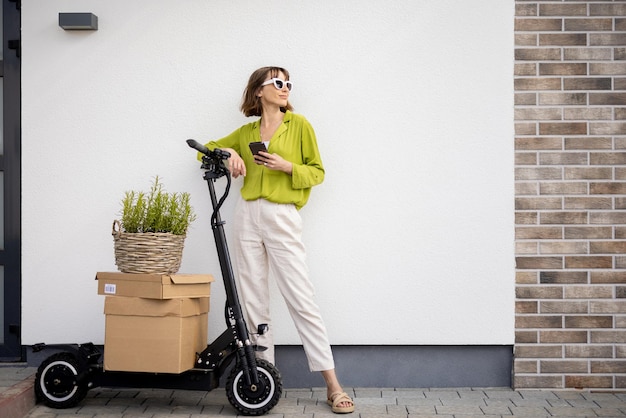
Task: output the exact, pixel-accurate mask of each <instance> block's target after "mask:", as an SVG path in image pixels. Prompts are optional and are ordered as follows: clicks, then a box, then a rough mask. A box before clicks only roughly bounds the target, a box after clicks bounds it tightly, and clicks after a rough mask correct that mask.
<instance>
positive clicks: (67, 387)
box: [32, 139, 282, 415]
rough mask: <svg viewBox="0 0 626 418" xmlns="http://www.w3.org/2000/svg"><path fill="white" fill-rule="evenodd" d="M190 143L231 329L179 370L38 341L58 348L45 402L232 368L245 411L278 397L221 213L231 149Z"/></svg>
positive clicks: (43, 380)
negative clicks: (247, 311)
mask: <svg viewBox="0 0 626 418" xmlns="http://www.w3.org/2000/svg"><path fill="white" fill-rule="evenodd" d="M187 144H188V145H189V146H190V147H191V148H193V149H195V150H197V151H198V152H200V153H202V154H203V156H202V166H201V168H202V169H203V170H204V176H203V178H204V180H206V182H207V184H208V186H209V195H210V197H211V204H212V206H213V213H212V215H211V227H212V229H213V236H214V239H215V244H216V247H217V254H218V258H219V263H220V267H221V272H222V278H223V281H224V287H225V290H226V307H225V312H224V315H225V319H226V330H225V331H224V332H223V333H222V334H221V335H220V336H219V337H217V338H216V339H215V340H214V341H213V342H212V343H210V344H208V345H207V347H206V349H204V350H203V351H202V352H201V353H196V358H197V359H196V363H195V366H194V368H192V369H190V370H187V371H185V372H183V373H180V374H169V373H146V372H129V371H108V370H104V367H103V363H102V358H103V354H104V353H103V352H102V351H101V350H100V349H99V348H98V347H97V346H96V345H94V344H93V343H91V342H89V343H84V344H49V345H46V344H44V343H40V344H35V345H34V346H32V350H33V352H39V351H41V350H44V349H55V351H56V352H55V353H54V354H52V355H50V356H49V357H48V358H46V359H45V360H44V361H43V362H42V363H41V365H40V366H39V367H38V369H37V373H36V375H35V395H36V397H37V399H38V400H39V401H41V402H43V403H44V404H46V405H48V406H50V407H52V408H70V407H73V406H75V405H77V404H78V403H80V402H81V401H82V400H83V399H84V398H85V396H86V394H87V392H88V391H89V390H90V389H93V388H96V387H133V388H141V387H144V388H145V387H149V388H168V389H190V390H206V391H210V390H212V389H215V388H217V387H218V386H219V384H220V378H221V377H222V375H224V374H225V373H227V372H228V370H229V368H230V373H229V376H228V378H227V379H226V386H225V390H226V395H227V398H228V401H229V402H230V403H231V405H232V406H233V407H234V408H235V409H237V410H238V411H239V412H241V413H242V414H244V415H263V414H265V413H267V412H268V411H270V410H271V409H272V408H273V407H274V406H275V405H276V404H277V403H278V401H279V399H280V397H281V394H282V380H281V376H280V372H279V371H278V369H277V368H276V367H275V366H274V365H272V364H271V363H270V362H268V361H265V360H262V359H257V358H256V355H255V352H256V351H264V350H265V349H266V348H265V347H261V346H257V345H254V344H252V343H251V341H250V333H249V331H248V328H247V325H246V322H245V319H244V316H243V312H242V309H241V305H240V303H239V296H238V294H237V287H236V284H235V278H234V273H233V269H232V264H231V261H230V256H229V253H228V245H227V243H226V236H225V234H224V222H223V221H222V220H221V217H220V208H221V207H222V205H223V203H224V201H225V200H226V198H227V196H228V193H229V190H230V184H231V176H230V172H229V170H228V168H227V167H226V164H225V160H227V159H228V158H229V157H230V154H229V153H228V152H226V151H223V150H220V149H216V150H214V151H211V150H209V149H208V148H206V147H205V146H204V145H202V144H200V143H198V142H197V141H195V140H193V139H189V140H187ZM221 177H226V179H227V183H226V188H225V191H224V194H223V195H222V196H221V197H220V198H219V199H218V198H217V195H216V193H215V187H214V183H215V181H216V180H217V179H219V178H221ZM267 330H268V327H267V325H265V324H263V325H260V326H259V327H258V330H257V332H258V334H263V333H265V332H267ZM104 349H105V350H106V347H104ZM233 360H235V363H234V365H233V364H232V363H233ZM231 366H232V367H231Z"/></svg>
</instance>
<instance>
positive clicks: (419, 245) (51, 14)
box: [22, 0, 514, 345]
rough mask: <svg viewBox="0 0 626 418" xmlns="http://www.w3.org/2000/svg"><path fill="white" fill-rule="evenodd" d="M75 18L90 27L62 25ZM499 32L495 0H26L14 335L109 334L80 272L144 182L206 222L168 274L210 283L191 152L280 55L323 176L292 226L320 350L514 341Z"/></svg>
mask: <svg viewBox="0 0 626 418" xmlns="http://www.w3.org/2000/svg"><path fill="white" fill-rule="evenodd" d="M85 11H87V12H93V13H95V14H96V15H97V16H98V18H99V30H98V31H87V32H78V31H76V32H73V31H64V30H63V29H61V28H60V27H59V26H58V25H57V19H58V13H59V12H85ZM512 35H513V2H506V1H502V0H485V1H480V2H463V1H458V0H456V1H455V0H438V1H428V2H427V1H414V0H395V1H393V2H387V1H381V0H378V1H375V0H368V1H364V0H347V1H335V0H315V1H312V0H311V1H287V0H266V1H263V2H260V1H255V0H245V1H232V0H213V1H206V0H188V1H178V2H173V1H164V0H150V1H148V0H144V1H139V0H136V1H128V0H108V1H106V2H104V1H95V0H45V1H43V0H39V1H37V0H23V1H22V37H23V46H22V48H23V52H22V57H23V61H22V64H23V67H22V83H23V90H22V94H23V95H22V106H23V110H22V117H23V120H22V124H23V133H22V147H23V156H24V157H23V158H24V161H23V184H22V187H23V216H22V219H23V225H22V231H23V334H22V338H23V343H24V344H31V343H35V342H39V341H45V342H48V343H53V342H85V341H93V342H96V343H102V342H103V339H104V335H103V334H104V316H103V314H102V308H103V297H102V296H98V295H97V293H96V282H95V281H94V276H95V273H96V272H97V271H115V269H116V267H115V265H114V258H113V240H112V238H111V235H110V234H111V223H112V221H113V219H115V218H116V217H117V215H118V213H119V209H120V205H119V201H120V199H121V197H122V195H123V193H124V191H126V190H131V189H135V190H137V189H147V188H148V187H149V185H150V183H151V181H152V177H153V176H154V175H157V174H158V175H159V176H161V177H162V179H163V181H164V183H165V185H166V187H167V189H168V190H169V191H189V192H191V193H192V199H193V204H194V207H195V209H196V211H197V212H198V213H199V219H198V220H197V221H196V222H195V223H194V225H193V228H192V229H191V231H190V232H189V235H188V239H187V242H186V246H185V252H184V257H183V266H182V268H181V272H186V273H205V272H211V273H214V274H215V275H217V276H219V268H218V265H217V261H216V256H215V255H214V253H215V251H214V244H213V241H212V235H211V233H210V229H209V200H208V196H207V194H206V184H205V183H204V182H203V181H202V179H201V171H200V170H199V167H198V164H197V162H196V160H195V153H194V152H192V151H191V150H190V149H189V148H187V146H186V144H185V143H184V140H185V139H187V138H195V139H197V140H199V141H202V142H206V141H208V140H210V139H215V138H220V137H222V136H224V135H226V134H228V133H230V132H231V131H232V130H234V129H235V128H237V127H238V126H239V125H241V124H243V123H245V122H246V121H247V119H246V118H244V117H243V116H242V115H241V114H240V113H239V111H238V105H239V101H240V97H241V93H242V91H243V88H244V87H245V84H246V82H247V78H248V76H249V74H250V73H251V72H252V71H253V70H254V69H256V68H258V67H260V66H264V65H281V66H285V67H286V68H288V69H289V70H290V72H291V74H292V80H293V81H294V84H295V88H294V91H293V93H292V97H291V100H292V103H293V104H294V106H295V111H296V112H298V113H302V114H304V115H305V116H306V117H307V118H308V119H309V120H310V121H311V123H312V124H313V126H314V127H315V129H316V132H317V135H318V141H319V146H320V148H321V151H322V156H323V159H324V164H325V167H326V171H327V174H326V181H325V183H324V184H322V185H321V186H318V187H316V188H315V189H314V190H313V193H312V197H311V201H310V203H309V205H308V206H306V207H305V208H304V209H303V210H302V216H303V217H304V219H305V231H306V232H305V239H306V244H307V246H308V250H309V262H310V270H311V274H312V278H313V280H314V282H315V284H316V288H317V296H318V302H319V304H320V305H321V307H322V311H323V314H324V316H325V319H326V322H327V326H328V330H329V333H330V338H331V342H332V343H333V344H357V345H358V344H512V343H513V332H514V324H513V310H514V307H513V304H514V290H513V285H514V264H513V145H512V144H513V140H512V137H513V131H512V129H513V116H512V104H513V84H512V78H513V77H512V75H513V68H512V66H513V57H512V51H513V47H512ZM239 185H240V183H239V181H236V182H235V186H234V190H235V191H234V192H233V195H234V194H235V193H237V189H238V186H239ZM234 200H235V199H230V200H229V201H228V203H227V205H226V208H225V210H224V212H223V217H224V219H225V220H226V221H227V222H228V221H229V220H230V219H231V212H232V208H233V203H234ZM228 227H229V224H227V228H228ZM213 291H214V296H213V298H212V306H213V310H212V315H211V320H210V335H211V336H212V337H214V336H216V335H217V334H218V333H219V332H221V330H222V329H223V319H222V310H223V309H222V308H223V300H224V296H223V291H222V289H221V286H220V284H219V282H218V284H217V285H215V286H214V289H213ZM275 295H276V296H277V295H278V294H277V293H276V294H275ZM274 305H275V306H274V312H275V317H276V323H275V324H274V330H275V332H276V333H277V342H278V343H282V344H291V343H298V338H297V336H296V334H295V331H294V329H293V327H292V325H291V322H290V320H289V319H288V318H287V314H286V309H285V308H284V307H283V305H282V301H281V300H280V298H278V297H275V299H274Z"/></svg>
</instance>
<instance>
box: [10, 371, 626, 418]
mask: <svg viewBox="0 0 626 418" xmlns="http://www.w3.org/2000/svg"><path fill="white" fill-rule="evenodd" d="M34 372H35V369H34V368H32V367H26V366H21V367H6V366H0V417H1V418H23V417H28V418H53V417H54V418H56V417H60V418H69V417H80V418H91V417H98V418H112V417H125V418H140V417H151V418H165V417H169V418H173V417H178V418H183V417H185V418H212V417H235V416H237V413H236V411H235V410H234V409H233V408H232V407H231V406H230V404H229V403H228V401H227V399H226V395H225V393H224V389H222V388H220V389H216V390H213V391H211V392H204V391H185V390H165V389H141V390H138V389H117V388H115V389H111V388H96V389H92V390H91V391H89V392H88V394H87V397H86V398H85V399H84V400H83V401H82V402H81V403H80V404H79V405H78V406H76V407H74V408H69V409H61V410H58V409H52V408H49V407H46V406H44V405H41V404H34V397H33V396H32V392H33V389H32V385H33V380H34V376H33V373H34ZM345 389H347V392H348V393H349V394H350V395H351V396H353V397H354V399H355V402H356V411H355V412H354V413H353V414H350V415H347V416H348V417H350V418H375V417H381V418H385V417H405V418H426V417H437V418H444V417H447V418H453V417H461V418H472V417H492V418H493V417H533V418H540V417H626V393H593V392H587V391H547V390H542V391H533V390H522V391H515V390H511V389H508V388H446V389H436V388H430V389H425V388H420V389H400V388H396V389H394V388H345ZM325 395H326V391H325V389H323V388H306V389H285V390H284V391H283V397H282V399H281V400H280V402H279V403H278V405H277V406H276V407H275V408H274V409H272V410H271V411H270V413H269V414H267V415H265V416H266V417H268V418H304V417H306V418H324V417H331V416H336V415H334V414H332V413H331V411H330V408H329V407H328V405H326V402H325V397H326V396H325ZM20 397H21V400H20V403H21V405H17V406H19V407H16V405H13V404H14V403H15V400H16V399H18V398H20ZM20 408H21V409H20Z"/></svg>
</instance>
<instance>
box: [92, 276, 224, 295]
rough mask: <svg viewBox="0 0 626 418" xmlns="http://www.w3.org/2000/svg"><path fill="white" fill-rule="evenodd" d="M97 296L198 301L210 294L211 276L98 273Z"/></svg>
mask: <svg viewBox="0 0 626 418" xmlns="http://www.w3.org/2000/svg"><path fill="white" fill-rule="evenodd" d="M96 280H98V294H99V295H107V296H131V297H139V298H149V299H171V298H198V297H208V296H210V295H211V282H213V280H214V279H213V276H211V275H210V274H137V273H107V272H100V273H97V274H96Z"/></svg>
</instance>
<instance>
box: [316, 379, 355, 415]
mask: <svg viewBox="0 0 626 418" xmlns="http://www.w3.org/2000/svg"><path fill="white" fill-rule="evenodd" d="M322 376H323V377H324V381H326V395H327V403H328V405H330V406H331V408H332V411H333V412H334V413H336V414H348V413H350V412H353V411H354V401H353V400H352V398H350V397H349V396H348V394H347V393H345V392H344V391H343V389H342V388H341V385H340V384H339V380H337V375H336V374H335V369H331V370H324V371H323V372H322Z"/></svg>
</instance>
